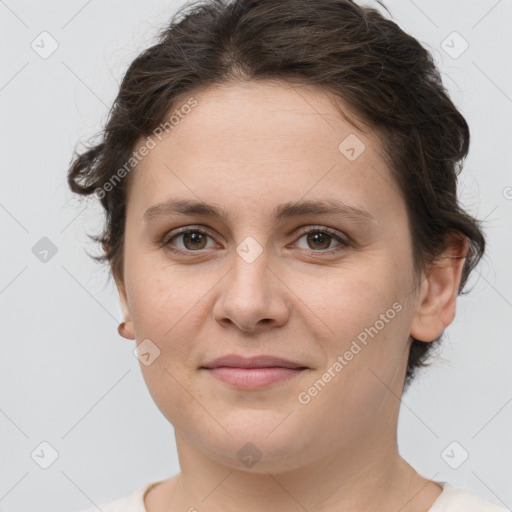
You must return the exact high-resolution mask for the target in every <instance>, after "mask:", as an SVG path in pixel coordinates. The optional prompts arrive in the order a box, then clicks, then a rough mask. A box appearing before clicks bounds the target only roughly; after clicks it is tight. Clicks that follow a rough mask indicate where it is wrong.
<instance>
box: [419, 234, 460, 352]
mask: <svg viewBox="0 0 512 512" xmlns="http://www.w3.org/2000/svg"><path fill="white" fill-rule="evenodd" d="M467 251H468V241H467V238H466V237H463V238H462V239H460V238H456V239H453V238H452V239H451V240H450V241H449V243H448V247H447V249H446V250H445V251H444V252H443V254H442V255H441V256H440V257H439V258H438V259H436V261H435V262H434V263H432V265H431V266H430V268H429V271H428V275H427V276H426V277H425V278H424V281H423V282H422V283H421V288H420V297H419V304H418V308H417V310H416V313H415V315H414V318H413V321H412V324H411V336H413V337H414V338H416V339H417V340H420V341H425V342H429V341H433V340H435V339H437V338H438V337H439V336H440V335H441V334H442V333H443V331H444V329H445V328H446V327H448V326H449V325H450V324H451V323H452V321H453V319H454V317H455V302H456V299H457V293H458V290H459V285H460V280H461V276H462V269H463V268H464V262H465V261H466V256H467Z"/></svg>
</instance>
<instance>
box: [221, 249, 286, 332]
mask: <svg viewBox="0 0 512 512" xmlns="http://www.w3.org/2000/svg"><path fill="white" fill-rule="evenodd" d="M221 283H222V284H221V289H220V292H219V295H218V297H217V300H216V303H215V305H214V308H213V314H214V318H215V319H216V321H217V322H219V323H220V324H221V325H222V326H223V327H228V326H230V325H231V326H235V327H237V328H238V329H240V330H241V331H243V332H245V333H256V332H259V331H262V330H265V329H271V328H274V327H279V326H283V325H284V324H285V323H286V322H287V321H288V318H289V314H290V310H289V305H288V304H289V301H287V294H288V293H289V292H288V287H287V286H286V285H285V284H284V283H283V281H282V280H281V279H280V278H279V276H278V275H277V272H276V271H274V270H273V269H272V268H270V266H269V262H268V258H267V257H266V253H265V252H263V253H262V254H260V255H259V257H258V258H257V259H256V260H255V261H252V262H248V261H246V260H244V259H243V258H242V257H240V256H239V255H238V254H237V255H235V257H234V263H233V268H232V270H231V271H230V272H229V273H228V275H227V276H226V277H225V278H224V279H223V280H222V281H221Z"/></svg>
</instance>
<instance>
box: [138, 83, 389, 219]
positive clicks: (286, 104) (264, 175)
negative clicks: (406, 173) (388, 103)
mask: <svg viewBox="0 0 512 512" xmlns="http://www.w3.org/2000/svg"><path fill="white" fill-rule="evenodd" d="M184 105H189V107H187V108H184V107H183V106H184ZM190 105H193V106H190ZM341 105H342V108H343V110H344V111H345V112H346V113H347V114H348V115H351V112H350V110H349V109H348V108H346V107H345V106H343V104H341ZM173 113H174V116H173ZM169 114H170V115H169V116H168V118H169V119H170V118H171V116H172V120H173V123H172V126H169V125H168V126H167V130H161V131H160V132H159V134H158V137H157V136H154V135H153V136H151V138H152V140H153V142H154V143H155V145H154V147H153V148H152V149H151V150H149V151H148V152H147V155H146V156H144V158H143V159H142V160H141V161H140V163H139V164H138V166H137V168H136V169H135V170H134V171H133V176H132V178H133V189H134V193H133V200H134V201H136V202H137V203H138V204H139V206H140V207H141V208H142V207H144V206H145V207H148V206H150V205H151V204H153V203H155V202H158V201H163V200H165V199H166V196H167V195H172V196H176V195H180V194H181V195H184V196H186V197H187V198H194V199H198V198H201V199H202V200H205V201H206V200H207V198H208V197H209V198H210V199H214V201H215V202H219V197H220V198H222V199H221V202H222V201H224V200H228V201H229V200H230V198H231V199H232V200H235V199H236V198H238V199H240V200H245V201H251V202H252V204H253V205H254V206H255V207H257V206H258V205H260V204H261V201H262V200H263V199H264V198H266V199H267V202H268V201H269V200H271V199H272V198H273V197H275V198H276V199H277V197H278V196H280V198H281V199H284V198H286V200H290V199H291V200H298V199H300V198H301V197H303V196H304V195H305V194H307V195H308V199H313V198H315V196H317V197H320V198H321V197H322V196H325V193H326V192H330V196H331V197H332V195H333V194H334V195H336V193H337V192H339V193H342V194H343V195H344V197H345V198H349V197H352V198H353V199H355V200H356V202H357V201H363V202H366V203H368V202H372V203H373V208H374V209H375V210H376V213H377V210H378V208H379V205H382V206H383V207H384V206H385V205H384V203H385V201H384V196H390V195H391V196H392V195H393V194H397V191H396V190H394V189H393V187H391V189H390V187H389V183H390V181H391V178H390V176H389V175H388V174H389V172H388V170H387V168H386V166H385V163H384V160H383V158H382V156H381V145H380V141H379V139H378V138H377V137H376V135H375V134H373V133H372V132H371V131H368V132H364V133H363V132H360V131H359V130H358V129H357V128H355V127H354V126H353V125H352V124H350V123H349V122H348V121H346V120H345V119H344V118H343V116H342V115H341V114H340V112H339V111H338V110H337V108H336V106H335V105H334V103H333V97H332V96H330V95H329V94H328V93H327V92H326V91H324V90H322V89H319V88H316V87H311V86H307V87H306V86H298V85H292V84H290V83H286V82H282V83H279V82H278V83H276V82H247V83H230V84H223V85H218V86H215V87H211V88H208V89H206V90H203V91H200V92H198V93H196V94H194V93H191V94H190V96H188V97H182V101H181V102H177V103H175V105H174V106H173V110H172V112H170V113H169ZM147 140H148V139H143V140H141V141H140V142H139V144H138V146H137V147H136V151H137V150H138V149H140V147H141V146H143V145H144V144H146V145H147ZM151 146H153V144H151ZM131 195H132V194H131V193H130V196H131ZM389 199H391V200H392V199H393V198H392V197H391V198H389ZM395 199H396V198H395ZM130 201H131V199H130ZM130 201H129V202H130ZM132 202H133V201H132ZM269 206H270V207H272V206H274V205H269Z"/></svg>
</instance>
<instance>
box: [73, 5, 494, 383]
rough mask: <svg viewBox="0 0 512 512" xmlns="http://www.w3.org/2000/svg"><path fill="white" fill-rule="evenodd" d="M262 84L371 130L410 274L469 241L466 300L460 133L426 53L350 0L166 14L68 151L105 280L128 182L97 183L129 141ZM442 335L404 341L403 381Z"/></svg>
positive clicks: (117, 256) (479, 241)
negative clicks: (334, 109) (319, 102)
mask: <svg viewBox="0 0 512 512" xmlns="http://www.w3.org/2000/svg"><path fill="white" fill-rule="evenodd" d="M379 4H380V5H383V4H382V3H381V2H379ZM261 79H263V80H284V81H293V82H295V83H299V84H304V85H315V86H318V87H320V88H323V89H324V90H325V91H329V92H331V93H333V94H334V95H335V97H338V98H340V99H342V100H343V101H344V102H345V103H346V104H347V105H348V106H349V107H350V108H351V109H352V111H353V112H355V113H356V116H357V121H358V122H359V124H358V123H357V121H356V119H354V118H352V119H349V118H347V117H346V116H345V114H344V113H343V112H340V113H341V114H342V115H344V116H345V117H346V118H347V120H349V121H350V122H351V123H352V124H353V125H354V126H356V127H357V128H359V129H360V130H362V131H364V127H367V128H369V129H373V130H375V132H376V133H378V134H379V136H380V140H381V141H382V143H383V147H384V148H385V155H384V158H385V159H386V162H387V163H388V165H389V168H390V169H391V170H392V174H393V176H394V179H395V181H396V183H395V184H396V185H397V190H398V191H399V192H400V194H401V195H402V197H403V198H404V200H405V203H406V206H407V211H408V215H409V226H410V232H411V239H412V243H413V255H414V266H415V270H416V271H417V273H419V272H420V271H422V270H423V271H424V270H425V269H427V268H428V265H429V264H430V263H432V262H433V261H435V260H436V258H437V257H438V256H439V255H440V254H441V253H442V251H443V250H444V249H445V248H446V243H447V237H448V236H449V235H456V236H458V237H466V238H467V240H468V243H469V251H468V254H467V256H466V259H465V262H464V267H463V271H462V277H461V282H460V287H459V290H458V292H459V294H461V293H463V288H464V285H465V283H466V281H467V278H468V276H469V274H470V272H471V271H472V270H473V268H474V267H475V265H476V264H477V263H478V261H479V260H480V258H481V256H482V255H483V253H484V250H485V238H484V235H483V233H482V231H481V228H480V227H479V221H477V220H476V219H474V218H473V217H472V216H470V215H469V214H468V213H466V212H465V211H464V210H463V209H462V208H461V207H460V205H459V203H458V200H457V176H458V174H459V172H460V170H461V169H462V160H463V159H464V158H465V157H466V155H467V152H468V149H469V128H468V125H467V123H466V121H465V119H464V117H463V116H462V115H461V113H460V112H459V111H458V110H457V108H456V107H455V106H454V104H453V103H452V101H451V100H450V98H449V96H448V93H447V91H446V90H445V88H444V87H443V84H442V81H441V77H440V74H439V72H438V70H437V69H436V66H435V63H434V61H433V58H432V56H431V54H430V53H429V52H428V51H427V50H426V49H425V48H424V47H423V46H422V45H421V44H420V43H419V42H418V41H417V40H416V39H415V38H413V37H412V36H410V35H408V34H406V33H405V32H404V31H403V30H401V29H400V28H399V27H398V25H397V24H396V23H394V22H393V21H391V20H389V19H387V18H385V17H384V16H383V15H382V14H381V13H380V12H379V11H378V10H376V9H374V8H370V7H362V6H359V5H357V4H356V3H355V2H353V1H350V0H314V1H312V0H234V1H227V0H203V1H199V2H194V3H191V4H190V3H189V4H185V5H184V6H183V7H182V8H181V9H180V10H178V11H177V12H176V13H175V15H174V16H173V17H172V19H171V21H170V23H169V24H168V26H166V27H165V28H164V29H163V30H162V31H161V33H159V34H158V43H157V44H155V45H154V46H152V47H150V48H148V49H146V50H145V51H144V52H142V53H141V54H140V55H139V56H138V57H137V58H136V59H135V60H134V61H133V62H132V63H131V65H130V66H129V69H128V70H127V72H126V74H125V76H124V78H123V81H122V83H121V86H120V90H119V93H118V96H117V98H116V100H115V103H114V105H113V107H112V109H111V111H110V114H109V118H108V121H107V123H106V127H105V129H104V133H103V134H102V139H101V141H100V142H98V143H94V144H92V143H90V144H89V145H88V147H86V149H84V150H83V151H82V152H81V153H79V152H77V151H76V150H75V153H74V155H73V160H72V162H71V164H70V169H69V171H68V183H69V186H70V187H71V189H72V190H73V192H76V193H78V194H81V195H90V194H93V193H94V192H95V191H96V192H98V191H102V192H103V193H102V194H100V199H101V204H102V205H103V207H104V210H105V217H106V224H105V226H104V229H103V232H102V233H101V235H99V236H92V237H91V238H92V239H94V240H95V241H97V242H100V243H101V244H102V247H103V250H104V255H103V256H99V257H95V259H97V260H99V261H103V262H104V261H108V262H109V263H110V267H111V270H112V274H113V275H114V276H117V277H119V278H120V277H121V276H122V275H123V246H124V242H123V240H124V229H125V227H124V226H125V211H126V208H125V207H126V191H127V187H128V183H129V179H125V180H120V182H119V184H116V185H115V186H113V187H106V185H107V183H108V182H109V179H111V177H112V176H113V173H114V172H115V171H116V170H118V169H120V168H122V167H123V166H124V165H125V164H126V162H128V161H130V157H131V156H132V152H133V150H134V148H135V146H136V144H137V142H138V141H140V140H141V138H142V137H147V136H150V135H151V134H152V133H153V132H154V130H155V129H157V128H158V126H159V125H161V124H162V123H163V122H164V119H165V118H166V116H167V115H168V114H169V112H171V110H172V109H173V108H176V106H178V105H179V103H180V101H181V100H182V99H183V98H186V97H187V96H188V97H190V96H191V95H192V94H193V93H196V92H198V91H200V90H202V89H206V88H208V87H209V86H213V85H219V84H223V83H226V82H228V81H233V80H235V81H236V80H261ZM125 169H126V167H125ZM129 177H130V176H128V178H129ZM106 190H108V193H107V192H106ZM418 275H419V274H418ZM441 337H442V335H441V336H439V337H438V338H437V339H436V340H432V341H431V342H423V341H419V340H416V339H414V338H412V344H411V349H410V354H409V360H408V366H407V374H406V381H405V385H408V384H409V383H410V382H411V381H412V379H413V377H414V376H415V370H416V369H417V368H418V367H420V366H427V362H426V360H427V356H428V354H429V352H430V351H431V350H432V348H433V346H434V345H435V344H437V343H439V342H440V340H441Z"/></svg>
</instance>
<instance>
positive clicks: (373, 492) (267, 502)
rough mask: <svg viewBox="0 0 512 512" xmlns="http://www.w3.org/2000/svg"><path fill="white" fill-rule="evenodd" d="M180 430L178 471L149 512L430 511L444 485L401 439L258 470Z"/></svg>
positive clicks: (151, 505) (154, 501)
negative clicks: (402, 451) (215, 455)
mask: <svg viewBox="0 0 512 512" xmlns="http://www.w3.org/2000/svg"><path fill="white" fill-rule="evenodd" d="M175 435H176V442H177V446H178V453H179V456H180V467H181V473H180V474H178V475H176V476H175V477H174V478H172V479H171V480H170V481H169V482H168V485H167V487H166V489H165V490H164V491H163V492H165V494H163V493H162V494H161V498H160V500H153V501H151V502H150V501H147V506H146V508H147V510H148V512H160V510H162V511H163V510H170V509H172V510H190V511H196V510H197V511H208V512H220V511H222V512H226V511H231V510H244V511H246V512H260V511H261V510H265V511H266V512H278V511H279V512H280V511H282V510H297V511H303V510H309V511H312V510H314V511H315V512H343V511H347V512H348V511H350V512H355V511H357V512H359V511H361V512H362V511H365V512H369V511H374V510H375V511H377V510H379V511H381V510H400V511H401V512H426V511H428V509H429V508H430V506H431V505H432V504H433V502H434V501H435V500H436V499H437V497H438V496H439V494H440V492H441V489H440V487H439V486H438V485H437V484H435V483H433V482H430V481H429V480H427V479H425V478H423V477H421V476H420V475H418V473H417V472H416V471H415V470H414V469H413V468H412V467H411V466H410V465H409V464H408V463H407V462H406V461H404V460H403V459H402V458H401V457H400V455H399V453H398V449H397V446H396V443H395V444H389V445H388V446H387V447H386V445H383V444H380V445H372V444H370V443H365V444H364V447H365V448H364V450H363V451H361V448H360V445H359V447H358V450H357V453H356V452H355V451H352V452H351V451H350V450H348V449H347V450H345V451H344V452H343V453H341V452H333V453H332V454H330V455H329V457H328V458H322V460H319V461H316V462H312V463H310V464H309V465H305V466H301V467H300V468H295V469H293V470H288V471H280V472H269V471H261V472H255V471H254V470H244V471H242V470H240V469H237V468H233V467H230V466H227V465H224V464H220V463H218V462H217V461H215V460H212V459H211V458H209V457H206V456H205V455H204V454H202V453H201V452H198V451H197V450H196V449H195V448H194V447H193V446H192V445H191V444H190V443H189V442H188V440H187V439H186V438H185V437H184V436H183V435H182V434H181V433H180V432H179V431H177V430H175ZM366 439H372V438H371V437H370V438H368V437H366ZM198 468H201V470H200V471H199V470H198Z"/></svg>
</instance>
